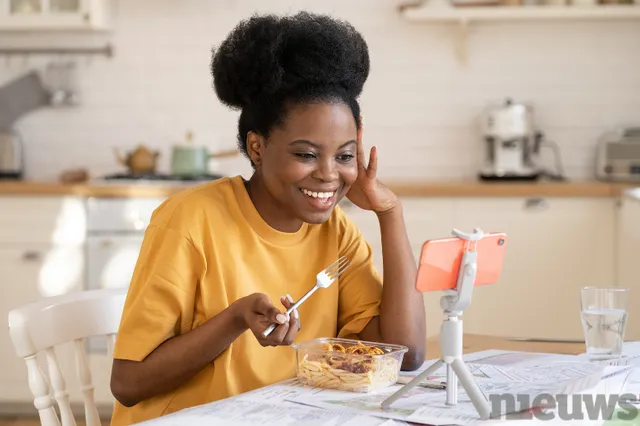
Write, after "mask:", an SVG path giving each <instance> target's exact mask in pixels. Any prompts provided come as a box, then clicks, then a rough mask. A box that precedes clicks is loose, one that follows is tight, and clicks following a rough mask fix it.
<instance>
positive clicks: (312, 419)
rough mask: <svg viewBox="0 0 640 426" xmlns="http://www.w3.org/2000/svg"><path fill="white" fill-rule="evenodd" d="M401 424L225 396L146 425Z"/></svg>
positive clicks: (400, 423) (280, 425)
mask: <svg viewBox="0 0 640 426" xmlns="http://www.w3.org/2000/svg"><path fill="white" fill-rule="evenodd" d="M298 423H302V424H304V426H361V425H371V426H400V425H403V424H404V423H402V422H397V421H395V420H388V419H383V418H376V417H370V416H363V415H359V414H356V413H348V412H334V411H329V410H322V409H313V408H309V407H304V406H292V405H286V406H282V405H278V404H275V405H272V404H264V403H258V402H252V401H238V400H223V401H220V402H217V403H211V404H206V405H202V406H198V407H195V408H190V409H187V410H182V411H179V412H176V413H172V414H168V415H165V416H162V417H159V418H157V419H153V420H149V421H147V422H142V423H138V425H144V426H152V425H153V426H184V425H189V426H205V425H206V426H217V425H224V426H255V425H260V426H295V425H297V424H298Z"/></svg>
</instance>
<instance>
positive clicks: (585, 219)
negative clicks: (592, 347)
mask: <svg viewBox="0 0 640 426" xmlns="http://www.w3.org/2000/svg"><path fill="white" fill-rule="evenodd" d="M615 202H616V201H615V200H614V199H612V198H559V197H558V198H556V197H550V198H544V199H538V198H519V197H510V198H489V199H487V198H482V199H467V198H463V199H460V200H458V201H457V203H456V213H455V221H456V224H457V226H458V227H460V228H462V229H465V230H470V229H472V228H473V227H480V228H482V229H483V230H484V231H487V232H488V231H504V232H506V233H507V235H508V243H507V244H508V245H507V251H506V255H505V260H504V266H503V271H502V276H501V279H500V280H499V282H498V283H496V284H493V285H489V286H483V287H476V288H475V289H474V293H473V298H472V303H471V306H470V307H469V308H468V309H467V310H466V311H465V315H464V330H465V332H467V333H478V334H487V335H496V336H505V337H516V338H541V339H582V338H583V334H582V328H581V323H580V298H579V297H580V288H581V287H583V286H610V285H614V284H615V282H614V281H615V224H616V207H615Z"/></svg>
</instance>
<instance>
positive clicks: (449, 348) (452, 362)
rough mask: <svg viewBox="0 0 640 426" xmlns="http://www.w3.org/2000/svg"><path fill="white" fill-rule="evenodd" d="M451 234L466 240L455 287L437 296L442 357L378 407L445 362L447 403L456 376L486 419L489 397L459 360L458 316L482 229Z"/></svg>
mask: <svg viewBox="0 0 640 426" xmlns="http://www.w3.org/2000/svg"><path fill="white" fill-rule="evenodd" d="M453 235H455V236H456V237H458V238H461V239H463V240H466V243H465V251H464V253H463V255H462V261H461V262H460V270H459V272H458V283H457V287H456V289H455V290H451V291H449V294H447V295H445V296H443V297H442V298H441V299H440V306H441V307H442V309H443V311H444V314H445V315H446V316H447V319H446V320H444V321H443V323H442V326H441V328H440V347H441V349H442V358H440V359H439V360H437V361H436V362H434V363H433V364H432V365H431V366H429V368H427V369H426V370H425V371H423V372H422V373H420V375H418V376H417V377H416V378H415V379H413V380H411V381H410V382H409V383H407V384H406V385H404V386H403V387H402V388H400V389H399V390H398V391H397V392H395V393H394V394H393V395H391V396H389V397H388V398H387V399H385V400H384V401H382V408H383V409H387V408H389V407H390V406H391V404H393V403H394V402H395V401H397V400H398V399H399V398H400V397H401V396H402V395H404V394H406V393H407V392H408V391H410V390H411V389H413V388H414V387H415V386H417V385H418V384H419V383H420V382H421V381H422V379H424V378H425V377H426V376H428V375H430V374H433V373H434V372H435V371H436V370H438V369H439V368H440V367H441V366H442V364H445V365H446V366H447V402H446V403H447V405H456V404H457V403H458V383H457V378H459V379H460V382H461V383H462V387H463V388H464V390H465V391H466V392H467V394H468V395H469V398H471V401H472V402H473V405H474V406H475V407H476V410H477V411H478V414H479V415H480V418H481V419H482V420H486V419H488V418H489V415H490V407H489V401H488V400H487V397H486V396H485V395H484V394H483V393H482V391H481V390H480V388H479V387H478V384H477V383H476V382H475V380H474V379H473V376H472V375H471V372H470V371H469V369H468V367H467V366H466V364H465V363H464V361H463V360H462V320H461V319H460V318H459V317H460V316H461V315H462V311H464V310H465V308H466V307H467V306H469V304H470V303H471V293H472V291H473V285H474V281H475V278H476V272H477V268H478V266H477V262H476V260H477V256H478V253H477V251H476V246H477V242H478V241H479V240H481V239H482V237H483V235H484V234H483V232H482V230H480V229H478V228H475V229H474V230H473V234H465V233H463V232H460V231H458V230H456V229H454V230H453Z"/></svg>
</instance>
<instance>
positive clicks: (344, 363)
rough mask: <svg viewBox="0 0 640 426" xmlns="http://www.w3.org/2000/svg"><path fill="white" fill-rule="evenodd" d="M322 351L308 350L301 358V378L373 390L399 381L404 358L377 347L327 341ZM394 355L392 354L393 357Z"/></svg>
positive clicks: (318, 383) (310, 382)
mask: <svg viewBox="0 0 640 426" xmlns="http://www.w3.org/2000/svg"><path fill="white" fill-rule="evenodd" d="M322 349H323V352H322V353H321V354H316V353H305V354H304V355H303V356H302V359H299V361H298V379H299V380H300V381H301V382H302V383H304V384H307V385H309V386H314V387H323V388H330V389H339V390H346V391H352V392H369V391H371V390H373V389H376V388H380V387H384V386H389V385H392V384H394V383H396V381H397V379H398V373H399V371H400V362H401V359H398V357H397V356H393V354H387V356H385V351H383V350H382V349H381V348H379V347H377V346H367V345H365V344H363V343H362V342H359V341H358V342H357V343H356V344H355V345H353V346H347V347H345V346H343V345H342V344H339V343H325V344H323V346H322ZM389 355H391V356H389Z"/></svg>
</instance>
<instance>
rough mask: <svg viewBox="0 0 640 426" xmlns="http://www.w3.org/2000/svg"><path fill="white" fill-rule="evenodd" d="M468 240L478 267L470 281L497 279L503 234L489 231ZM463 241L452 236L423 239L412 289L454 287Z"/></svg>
mask: <svg viewBox="0 0 640 426" xmlns="http://www.w3.org/2000/svg"><path fill="white" fill-rule="evenodd" d="M468 243H469V244H477V245H476V251H477V252H478V271H477V273H476V279H475V281H474V285H475V286H478V285H486V284H493V283H495V282H496V281H498V279H499V278H500V273H501V272H502V263H503V261H504V254H505V249H506V246H507V235H506V234H505V233H501V232H500V233H499V232H496V233H489V234H486V235H485V236H484V238H482V239H481V240H480V241H478V242H475V243H474V242H473V241H469V242H468ZM465 244H467V241H464V240H462V239H460V238H456V237H451V238H441V239H434V240H429V241H426V242H425V243H424V244H423V246H422V252H421V254H420V262H419V265H418V276H417V279H416V290H418V291H419V292H421V293H425V292H430V291H442V290H455V288H456V285H457V283H458V271H459V269H460V262H461V261H462V254H463V251H464V246H465Z"/></svg>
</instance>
